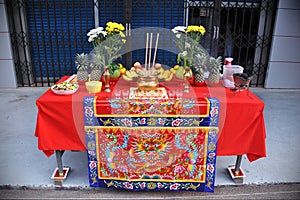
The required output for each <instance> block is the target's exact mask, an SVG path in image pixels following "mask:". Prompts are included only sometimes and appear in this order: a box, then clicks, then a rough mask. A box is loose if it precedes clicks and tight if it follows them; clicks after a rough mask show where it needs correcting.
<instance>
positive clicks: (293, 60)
mask: <svg viewBox="0 0 300 200" xmlns="http://www.w3.org/2000/svg"><path fill="white" fill-rule="evenodd" d="M278 8H279V9H278V11H277V16H276V21H275V27H274V34H273V41H272V48H271V52H270V58H269V66H268V70H267V76H266V81H265V87H266V88H300V26H299V24H300V1H299V0H279V6H278Z"/></svg>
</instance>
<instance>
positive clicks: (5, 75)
mask: <svg viewBox="0 0 300 200" xmlns="http://www.w3.org/2000/svg"><path fill="white" fill-rule="evenodd" d="M13 66H14V64H13V60H0V88H16V87H17V84H16V75H15V69H14V67H13Z"/></svg>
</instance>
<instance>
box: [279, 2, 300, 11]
mask: <svg viewBox="0 0 300 200" xmlns="http://www.w3.org/2000/svg"><path fill="white" fill-rule="evenodd" d="M278 8H285V9H286V8H288V9H300V1H299V0H280V1H279V4H278Z"/></svg>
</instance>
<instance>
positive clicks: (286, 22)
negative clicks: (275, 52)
mask: <svg viewBox="0 0 300 200" xmlns="http://www.w3.org/2000/svg"><path fill="white" fill-rule="evenodd" d="M299 2H300V1H299ZM276 24H278V26H276V27H275V30H274V35H275V36H292V37H297V36H299V33H300V9H299V10H290V9H279V10H278V11H277V20H276Z"/></svg>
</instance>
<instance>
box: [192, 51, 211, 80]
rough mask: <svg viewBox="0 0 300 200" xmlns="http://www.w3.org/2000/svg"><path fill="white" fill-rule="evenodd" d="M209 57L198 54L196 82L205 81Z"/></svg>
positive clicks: (195, 60) (196, 57)
mask: <svg viewBox="0 0 300 200" xmlns="http://www.w3.org/2000/svg"><path fill="white" fill-rule="evenodd" d="M207 61H208V55H206V54H197V55H196V56H195V58H194V71H195V73H194V81H195V82H196V83H201V82H204V81H205V76H204V73H205V71H206V68H207V66H206V65H207Z"/></svg>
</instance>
